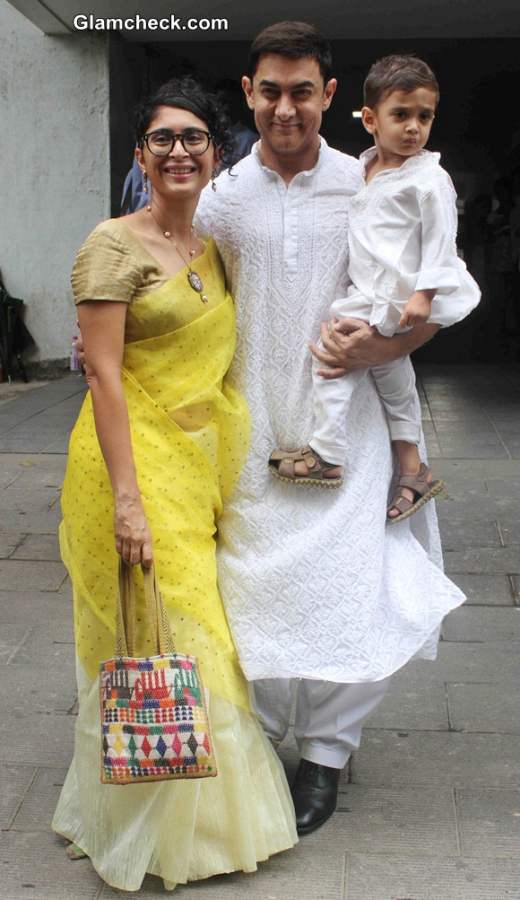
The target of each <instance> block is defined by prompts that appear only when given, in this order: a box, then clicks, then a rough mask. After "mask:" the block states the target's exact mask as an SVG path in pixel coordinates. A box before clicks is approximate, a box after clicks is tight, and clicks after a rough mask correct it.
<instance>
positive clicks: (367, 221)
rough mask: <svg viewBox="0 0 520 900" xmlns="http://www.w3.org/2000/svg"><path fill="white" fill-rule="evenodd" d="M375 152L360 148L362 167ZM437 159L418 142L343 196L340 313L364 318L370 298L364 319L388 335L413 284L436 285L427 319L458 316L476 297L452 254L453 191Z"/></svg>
mask: <svg viewBox="0 0 520 900" xmlns="http://www.w3.org/2000/svg"><path fill="white" fill-rule="evenodd" d="M376 153H377V150H376V148H375V147H371V148H370V149H368V150H365V151H364V153H362V154H361V156H360V161H361V163H362V165H363V167H364V170H365V171H366V167H367V165H368V164H369V162H370V161H371V160H372V159H373V157H374V155H375V154H376ZM439 159H440V154H439V153H432V152H430V151H428V150H421V151H420V152H419V153H418V154H416V155H415V156H412V157H410V158H409V159H407V160H406V161H405V162H404V163H403V164H402V165H401V166H399V167H398V168H395V169H384V170H383V171H381V172H378V173H377V175H375V176H374V177H373V178H372V179H371V180H370V181H369V182H368V184H364V185H363V186H362V187H361V190H360V191H359V192H358V193H357V194H356V195H355V196H354V197H351V198H350V200H349V236H348V241H349V250H350V261H349V275H350V278H351V280H352V285H351V286H350V288H349V289H348V291H347V300H348V305H349V306H350V307H351V308H350V309H348V310H347V313H346V314H348V315H351V316H355V315H356V313H358V314H359V315H360V317H361V318H366V309H367V301H369V303H370V304H371V306H372V311H371V315H370V318H369V321H370V324H371V325H375V326H376V327H377V329H378V331H380V332H381V334H384V335H385V336H388V337H389V336H391V335H392V334H395V332H396V331H397V330H398V323H399V319H400V317H401V313H402V310H403V306H404V304H405V303H406V302H407V300H408V299H409V298H410V296H411V295H412V294H413V292H414V291H418V290H427V289H429V290H435V291H436V295H435V298H434V300H433V303H432V314H431V317H430V319H429V321H430V322H432V323H436V324H438V325H443V326H448V325H453V324H454V323H455V322H459V321H461V319H464V318H465V317H466V316H467V315H468V314H469V313H470V312H471V310H472V309H473V308H474V307H475V306H476V305H477V303H478V302H479V299H480V291H479V288H478V286H477V284H476V282H475V281H474V280H473V278H472V277H471V275H470V274H469V272H468V271H467V269H466V266H465V265H464V263H463V261H462V260H461V259H460V258H459V257H458V255H457V245H456V236H457V223H458V220H457V205H456V201H457V195H456V193H455V188H454V187H453V183H452V181H451V178H450V176H449V175H448V173H447V172H446V171H445V170H444V169H443V168H442V167H441V165H440V163H439ZM362 310H363V311H364V313H365V314H364V315H361V311H362Z"/></svg>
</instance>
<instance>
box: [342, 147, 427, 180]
mask: <svg viewBox="0 0 520 900" xmlns="http://www.w3.org/2000/svg"><path fill="white" fill-rule="evenodd" d="M376 154H377V147H369V148H368V150H363V152H362V153H360V154H359V161H360V163H361V164H362V166H363V178H364V177H365V173H366V170H367V166H368V164H369V162H370V161H371V160H372V159H373V158H374V156H376ZM440 158H441V155H440V153H433V152H432V151H431V150H420V151H419V153H416V154H415V156H410V157H409V159H407V160H405V162H404V163H403V164H402V165H401V166H398V167H397V169H383V171H382V172H378V173H377V175H376V178H378V177H379V176H380V175H384V176H387V175H390V174H393V175H397V176H400V175H404V174H405V173H406V174H408V173H409V172H410V171H414V170H417V169H422V168H425V166H427V167H428V168H430V167H431V166H438V165H439V161H440Z"/></svg>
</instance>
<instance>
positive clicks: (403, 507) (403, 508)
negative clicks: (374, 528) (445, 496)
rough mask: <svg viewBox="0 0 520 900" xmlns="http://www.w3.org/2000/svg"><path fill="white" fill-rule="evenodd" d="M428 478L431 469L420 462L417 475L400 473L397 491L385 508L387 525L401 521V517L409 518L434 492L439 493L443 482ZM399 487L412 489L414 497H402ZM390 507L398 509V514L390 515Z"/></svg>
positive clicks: (433, 495)
mask: <svg viewBox="0 0 520 900" xmlns="http://www.w3.org/2000/svg"><path fill="white" fill-rule="evenodd" d="M428 478H431V470H430V469H429V468H428V466H427V465H425V463H421V467H420V469H419V471H418V473H417V475H401V477H400V478H399V481H398V482H397V491H396V493H395V495H394V498H393V500H392V502H391V503H390V505H389V507H388V509H387V521H388V524H389V525H393V524H394V523H395V522H402V521H403V519H409V518H410V516H413V515H414V513H416V512H417V510H418V509H420V508H421V506H424V504H425V503H428V500H431V499H432V498H433V497H435V495H436V494H440V492H441V491H442V489H443V488H444V482H443V481H440V480H439V481H428ZM401 488H408V489H409V490H411V491H413V495H414V499H413V500H409V499H408V497H403V494H402V491H401ZM391 509H398V510H399V513H400V515H398V516H391V515H390V510H391Z"/></svg>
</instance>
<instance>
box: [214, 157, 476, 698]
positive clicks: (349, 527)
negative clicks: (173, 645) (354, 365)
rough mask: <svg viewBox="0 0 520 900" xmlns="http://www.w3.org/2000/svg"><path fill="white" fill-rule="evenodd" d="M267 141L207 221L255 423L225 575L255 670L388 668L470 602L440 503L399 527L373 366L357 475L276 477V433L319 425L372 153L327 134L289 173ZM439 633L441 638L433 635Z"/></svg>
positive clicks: (356, 673)
mask: <svg viewBox="0 0 520 900" xmlns="http://www.w3.org/2000/svg"><path fill="white" fill-rule="evenodd" d="M257 150H258V145H256V146H255V148H253V153H252V155H251V156H249V157H246V158H245V159H243V160H242V161H241V162H240V163H238V165H236V166H235V167H234V169H233V171H232V173H231V174H229V173H227V172H224V173H223V174H221V175H220V177H219V178H218V180H217V185H218V189H217V191H216V192H215V193H214V192H212V191H211V190H206V191H205V192H204V195H203V197H202V198H201V204H200V207H199V221H198V227H199V230H201V231H206V232H209V233H211V234H212V235H213V237H214V238H215V239H216V241H217V244H218V247H219V249H220V252H221V254H222V257H223V260H224V263H225V267H226V272H227V274H228V277H229V281H230V286H231V289H232V291H233V293H234V296H235V302H236V307H237V324H238V349H237V353H236V356H235V361H234V364H233V368H232V375H233V378H234V382H235V384H236V386H237V387H238V388H239V389H240V390H241V391H243V392H244V394H245V395H246V398H247V401H248V403H249V407H250V411H251V416H252V423H253V436H252V444H251V450H250V453H249V457H248V460H247V462H246V466H245V468H244V471H243V474H242V478H241V481H240V484H239V487H238V489H237V491H236V493H235V495H234V497H233V498H232V500H231V501H230V502H228V504H227V507H226V509H225V512H224V515H223V517H222V518H221V520H220V522H219V548H220V549H219V578H220V587H221V590H222V595H223V599H224V603H225V606H226V612H227V615H228V618H229V622H230V625H231V628H232V631H233V635H234V638H235V641H236V644H237V648H238V651H239V655H240V659H241V662H242V665H243V667H244V671H245V673H246V676H247V677H248V678H249V679H257V678H271V677H306V678H316V679H326V680H330V681H337V682H359V681H377V680H379V679H381V678H384V677H385V676H386V675H389V674H390V673H392V672H394V671H395V670H396V669H398V668H399V667H400V666H402V665H403V664H404V663H405V662H406V661H407V660H408V659H409V658H410V657H411V656H412V655H413V654H415V653H417V652H418V651H419V650H420V649H421V648H423V653H424V654H425V655H429V656H430V658H431V657H433V656H434V655H435V644H434V643H433V642H432V640H431V637H432V634H436V631H437V629H438V626H439V624H440V622H441V620H442V618H443V616H444V615H445V614H446V613H447V612H448V611H449V610H450V609H452V608H453V607H455V606H458V605H459V604H460V603H462V601H463V599H464V598H463V595H462V593H461V592H460V591H459V590H458V588H456V587H455V586H454V585H453V584H452V583H451V582H450V581H449V580H448V579H447V578H446V577H445V576H444V575H443V573H442V571H441V555H440V545H439V537H438V530H437V524H436V517H435V510H434V507H433V504H432V503H430V504H428V505H427V507H426V508H425V510H424V511H421V512H419V513H418V514H417V515H416V516H414V517H413V519H412V520H411V522H412V524H411V525H410V523H409V522H404V523H402V524H399V525H394V526H392V527H391V528H387V527H386V503H387V494H388V488H389V484H390V480H391V477H392V459H391V452H390V441H389V436H388V428H387V424H386V420H385V415H384V412H383V409H382V407H381V402H380V400H379V397H378V395H377V393H376V390H375V388H374V384H373V382H372V380H371V378H370V377H369V376H360V377H359V386H358V390H357V391H356V392H355V396H354V398H353V401H352V405H351V411H350V415H351V422H352V427H351V429H350V434H349V452H348V458H349V460H350V461H351V463H350V465H349V475H348V478H347V480H346V482H345V484H344V486H343V487H342V488H341V489H339V490H337V491H325V490H320V489H318V488H315V489H314V490H304V489H302V488H295V487H293V486H291V485H286V484H284V483H282V482H280V481H278V480H276V479H274V478H273V477H272V476H270V475H269V473H268V469H267V460H268V458H269V454H270V452H271V450H272V449H273V448H274V447H277V446H281V447H298V446H301V445H302V444H303V443H304V442H305V441H306V440H307V438H308V436H309V435H310V434H311V428H312V390H311V356H310V353H309V350H308V347H307V344H308V341H309V338H311V337H312V338H317V337H318V334H319V328H320V322H321V321H322V320H325V319H326V318H327V313H328V310H329V307H330V304H331V301H332V300H334V298H335V297H340V296H344V295H345V292H346V289H347V286H348V276H347V267H348V244H347V239H346V236H347V225H348V215H347V201H348V199H349V197H351V196H352V195H353V194H355V193H357V192H358V191H359V189H360V187H361V166H360V164H359V163H358V162H357V161H356V160H354V159H352V158H351V157H349V156H346V155H344V154H343V153H339V152H338V151H336V150H333V149H331V148H329V147H328V146H327V144H326V143H325V141H322V143H321V149H320V155H319V160H318V163H317V165H316V166H315V168H314V169H312V170H311V171H309V172H301V173H300V174H298V175H297V176H296V177H295V178H294V179H293V180H292V182H291V183H290V185H289V187H286V186H285V184H284V182H283V180H282V179H281V178H280V176H279V175H277V174H276V173H275V172H272V171H270V170H269V169H267V168H265V167H263V166H262V164H261V161H260V157H259V154H258V152H257ZM427 642H429V648H428V649H426V650H425V649H424V646H425V644H426V643H427Z"/></svg>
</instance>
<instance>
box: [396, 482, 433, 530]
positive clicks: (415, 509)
mask: <svg viewBox="0 0 520 900" xmlns="http://www.w3.org/2000/svg"><path fill="white" fill-rule="evenodd" d="M443 490H444V481H440V480H439V481H434V482H433V484H432V486H431V488H430V490H429V491H428V492H427V493H426V494H423V496H422V497H421V499H420V500H418V501H417V503H414V505H413V506H412V507H410V509H408V510H407V511H406V512H405V513H401V515H400V516H394V517H391V516H387V517H386V521H387V524H388V525H395V524H396V523H397V522H404V520H405V519H409V518H410V516H413V515H415V513H416V512H418V510H420V508H421V506H424V504H425V503H428V501H429V500H433V498H434V497H435V496H436V495H437V494H440V493H441V491H443Z"/></svg>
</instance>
